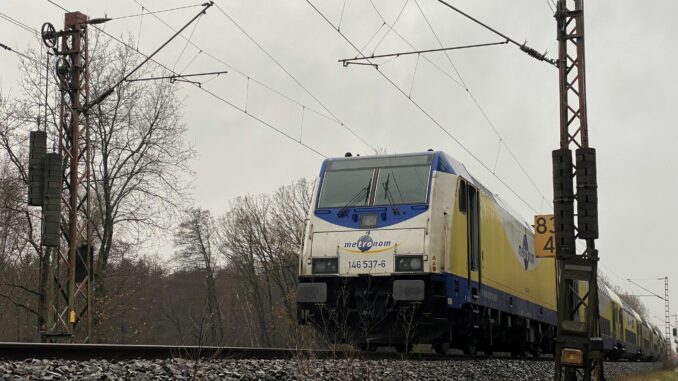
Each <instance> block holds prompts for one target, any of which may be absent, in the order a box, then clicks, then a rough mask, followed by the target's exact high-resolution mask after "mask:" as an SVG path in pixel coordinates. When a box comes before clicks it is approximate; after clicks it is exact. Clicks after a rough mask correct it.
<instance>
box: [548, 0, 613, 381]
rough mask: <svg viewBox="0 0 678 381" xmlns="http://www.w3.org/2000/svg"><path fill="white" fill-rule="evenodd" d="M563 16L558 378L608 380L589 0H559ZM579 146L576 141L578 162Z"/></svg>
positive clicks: (556, 194)
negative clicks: (581, 245)
mask: <svg viewBox="0 0 678 381" xmlns="http://www.w3.org/2000/svg"><path fill="white" fill-rule="evenodd" d="M555 17H556V21H557V34H558V42H559V54H558V68H559V72H560V74H559V82H560V148H559V149H557V150H555V151H553V207H554V214H555V216H554V217H555V218H554V219H555V221H554V222H555V229H554V230H555V238H556V253H557V254H556V259H557V261H558V266H557V269H558V270H557V271H558V277H557V280H556V282H557V287H558V290H559V293H558V327H557V338H556V352H555V362H556V366H555V379H556V380H558V381H560V380H565V381H570V380H579V379H582V380H591V379H599V380H600V379H603V378H604V374H603V361H602V360H603V359H602V339H601V338H600V332H599V330H600V328H599V319H600V317H599V311H598V251H597V250H596V248H595V240H596V239H597V238H598V196H597V182H596V151H595V149H593V148H591V147H590V146H589V139H588V118H587V111H586V73H585V62H586V61H585V58H584V57H585V54H584V53H585V49H584V41H585V38H584V1H583V0H559V1H558V4H557V11H556V15H555ZM571 147H573V148H575V160H574V162H573V158H572V151H571V150H570V148H571ZM575 179H576V187H575ZM575 189H576V191H575ZM575 201H576V202H577V205H576V207H577V223H576V224H575V218H574V216H575V205H574V203H575ZM577 239H581V240H583V241H584V242H585V243H586V249H585V250H584V252H583V253H577V248H576V241H577ZM581 286H583V287H581ZM582 288H583V289H584V290H586V291H585V292H584V293H582V292H581V291H580V290H581V289H582ZM582 307H583V308H582Z"/></svg>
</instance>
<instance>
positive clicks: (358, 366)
mask: <svg viewBox="0 0 678 381" xmlns="http://www.w3.org/2000/svg"><path fill="white" fill-rule="evenodd" d="M657 367H659V364H656V363H628V362H617V363H606V364H605V373H606V376H607V379H608V380H609V379H613V378H614V377H618V376H621V375H624V374H628V373H634V372H639V371H645V370H650V369H654V368H657ZM552 379H553V362H551V361H526V360H506V359H490V360H465V361H460V360H449V361H404V360H356V359H352V360H213V361H199V362H195V361H192V360H185V359H172V360H133V361H122V362H115V361H113V362H110V361H106V360H89V361H64V360H37V359H32V360H25V361H2V360H0V381H9V380H12V381H13V380H46V381H47V380H87V381H94V380H380V381H383V380H501V381H509V380H530V381H532V380H552Z"/></svg>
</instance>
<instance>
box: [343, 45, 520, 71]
mask: <svg viewBox="0 0 678 381" xmlns="http://www.w3.org/2000/svg"><path fill="white" fill-rule="evenodd" d="M506 43H507V41H500V42H488V43H485V44H472V45H460V46H451V47H447V48H443V47H441V48H437V49H424V50H413V51H408V52H398V53H389V54H377V55H375V54H372V55H369V56H366V57H354V58H343V59H340V60H339V61H338V62H341V63H343V64H344V66H348V64H352V63H355V61H363V60H368V59H375V58H386V57H396V58H398V57H402V56H407V55H411V54H419V55H421V54H425V53H436V52H445V51H448V50H461V49H471V48H481V47H486V46H495V45H504V44H506ZM417 59H419V57H417Z"/></svg>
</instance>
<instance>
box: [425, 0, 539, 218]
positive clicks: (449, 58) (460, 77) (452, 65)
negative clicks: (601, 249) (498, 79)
mask: <svg viewBox="0 0 678 381" xmlns="http://www.w3.org/2000/svg"><path fill="white" fill-rule="evenodd" d="M414 3H415V4H416V5H417V8H418V9H419V12H420V13H421V15H422V17H423V18H424V20H425V21H426V24H427V25H428V27H429V30H430V31H431V33H432V34H433V36H434V37H435V39H436V41H437V42H438V45H440V47H441V48H442V47H443V43H442V40H441V39H440V37H439V36H438V33H436V31H435V29H434V28H433V24H431V22H430V20H429V19H428V17H426V13H424V10H423V9H422V8H421V7H420V6H419V2H418V1H417V0H414ZM506 41H509V39H508V38H507V40H506ZM445 56H446V57H447V61H448V62H449V63H450V66H451V67H452V69H453V70H454V72H455V73H456V74H457V76H458V77H459V80H460V81H461V83H462V84H463V86H464V89H465V90H466V93H467V94H468V96H469V98H471V100H472V101H473V103H474V104H475V106H476V108H477V109H478V111H479V112H480V114H481V115H482V116H483V118H484V119H485V121H486V122H487V124H488V125H489V126H490V128H491V129H492V131H494V133H495V135H496V136H497V138H498V139H499V144H500V145H501V144H503V145H504V147H505V148H506V151H507V152H508V153H509V155H510V156H511V158H512V159H513V161H514V162H515V163H516V164H517V165H518V167H519V168H520V170H521V171H522V172H523V174H524V175H525V176H526V177H527V179H528V180H529V181H530V183H531V184H532V187H533V188H534V189H535V190H536V191H537V193H539V195H540V196H541V198H542V200H543V201H547V198H546V196H545V195H544V192H542V191H541V189H539V186H538V185H537V183H536V182H535V181H534V179H533V178H532V176H530V174H529V173H528V172H527V170H526V169H525V166H523V164H522V163H521V162H520V160H518V157H517V156H516V154H515V153H514V152H513V150H512V149H511V147H509V146H508V144H507V143H506V140H505V139H504V138H503V136H502V135H501V134H500V133H499V130H498V129H497V127H496V126H495V125H494V123H493V122H492V120H491V119H490V118H489V116H488V115H487V112H485V109H484V108H483V107H482V106H481V105H480V103H479V102H478V100H477V99H476V97H475V96H474V95H473V92H471V90H470V89H469V87H468V85H467V84H466V81H464V78H463V77H462V76H461V73H460V72H459V69H457V67H456V65H455V64H454V63H453V62H452V57H450V55H449V54H448V52H447V51H446V52H445ZM547 204H548V201H547ZM550 209H551V208H549V210H550Z"/></svg>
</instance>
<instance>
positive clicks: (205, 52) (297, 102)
mask: <svg viewBox="0 0 678 381" xmlns="http://www.w3.org/2000/svg"><path fill="white" fill-rule="evenodd" d="M47 1H50V2H52V0H47ZM134 1H135V2H136V3H137V4H139V5H141V6H143V4H141V3H139V1H137V0H134ZM215 6H216V7H217V9H220V8H219V4H215ZM146 9H148V8H146ZM220 10H221V9H220ZM222 11H223V10H222ZM149 14H151V13H149ZM151 15H152V16H153V17H155V18H156V19H157V20H158V21H159V22H160V23H162V24H163V25H165V26H166V27H167V28H169V29H170V30H175V29H174V28H173V27H172V26H171V25H169V24H168V23H167V22H166V21H165V20H163V19H162V18H160V17H159V16H158V15H155V14H151ZM241 29H242V28H241ZM180 37H181V38H183V39H184V40H188V39H187V38H186V37H184V36H183V35H180ZM189 44H191V46H193V47H194V48H196V49H198V50H200V51H201V52H202V53H203V54H205V55H206V56H207V57H209V58H211V59H213V60H214V61H216V62H218V63H220V64H222V65H224V66H226V67H227V68H229V69H230V71H231V72H235V73H237V74H240V75H241V76H243V77H246V78H248V81H251V82H253V83H256V84H258V85H259V86H261V87H263V88H265V89H267V90H269V91H271V92H272V93H274V94H276V95H278V96H280V97H282V98H284V99H287V100H288V101H290V102H292V103H295V104H297V105H298V106H304V107H305V108H306V110H308V111H310V112H313V113H314V114H316V115H318V116H320V117H323V118H325V119H327V120H330V121H332V122H334V123H337V124H339V125H340V126H341V127H343V128H344V129H346V130H348V131H349V132H351V131H352V130H351V129H350V128H349V127H348V126H346V125H345V124H344V123H342V122H341V121H340V120H338V118H337V117H336V116H334V115H333V114H331V113H330V112H329V111H328V110H327V108H326V107H324V105H323V104H320V106H321V107H323V108H324V109H325V111H326V112H328V113H330V115H327V114H325V113H323V112H321V111H318V110H316V109H315V108H313V107H310V106H308V105H305V104H303V103H301V102H300V101H298V100H296V99H294V98H292V97H291V96H289V95H287V94H284V93H283V92H281V91H279V90H277V89H275V88H273V87H272V86H269V85H267V84H265V83H264V82H262V81H260V80H257V79H256V78H254V77H253V76H252V75H250V74H247V73H245V72H244V71H242V70H239V69H238V68H236V67H234V66H233V65H231V64H229V63H227V62H225V61H224V60H222V59H220V58H219V57H216V56H215V55H213V54H211V53H209V52H208V51H206V50H204V49H202V48H201V47H200V46H198V45H197V44H196V43H195V42H193V41H189ZM262 49H263V48H262ZM288 75H289V74H288ZM300 86H302V89H304V91H306V92H307V93H308V94H309V95H311V97H314V96H313V95H312V94H310V92H309V91H308V90H307V89H306V88H305V87H303V85H300ZM315 100H316V102H318V103H320V102H319V101H318V100H317V99H315ZM352 134H354V135H355V132H352ZM356 137H357V136H356Z"/></svg>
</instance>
